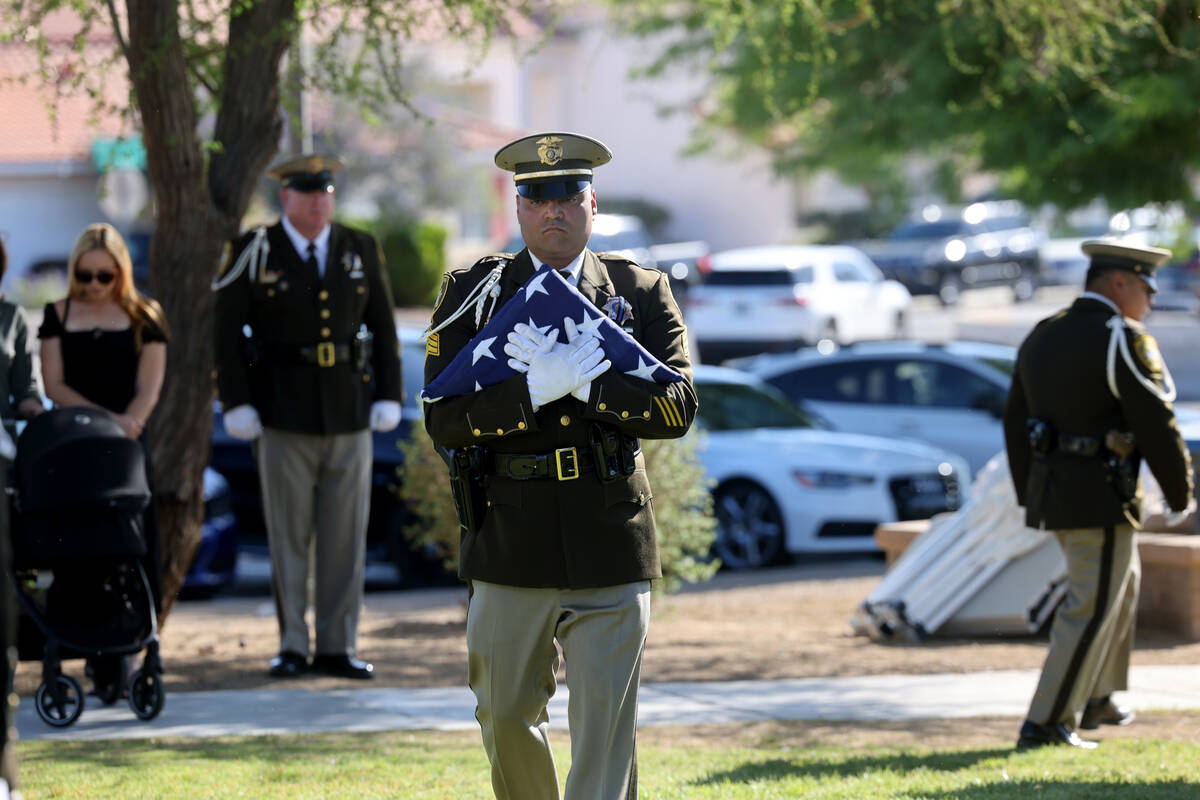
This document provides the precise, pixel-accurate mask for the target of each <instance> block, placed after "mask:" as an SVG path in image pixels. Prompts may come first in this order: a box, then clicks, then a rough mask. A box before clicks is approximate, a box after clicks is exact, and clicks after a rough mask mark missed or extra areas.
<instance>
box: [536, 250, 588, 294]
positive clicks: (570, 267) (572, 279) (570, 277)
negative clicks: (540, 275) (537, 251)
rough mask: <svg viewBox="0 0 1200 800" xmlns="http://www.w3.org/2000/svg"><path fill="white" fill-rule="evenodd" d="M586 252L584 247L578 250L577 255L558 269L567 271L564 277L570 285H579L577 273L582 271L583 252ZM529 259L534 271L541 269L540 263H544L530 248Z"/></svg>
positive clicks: (560, 271)
mask: <svg viewBox="0 0 1200 800" xmlns="http://www.w3.org/2000/svg"><path fill="white" fill-rule="evenodd" d="M586 252H587V248H586V247H585V248H584V249H583V250H580V251H579V255H577V256H575V258H574V259H572V260H571V263H570V264H567V265H566V266H565V267H563V268H561V269H560V270H559V273H562V272H564V271H565V272H566V273H567V275H566V276H564V277H566V278H567V283H569V284H571V285H572V286H578V285H579V273H580V272H582V271H583V254H584V253H586ZM529 259H530V260H531V261H532V262H533V271H534V272H537V271H538V270H539V269H541V268H542V264H544V263H545V262H544V261H542V260H541V259H540V258H538V257H537V256H535V255H534V254H533V251H532V250H530V251H529Z"/></svg>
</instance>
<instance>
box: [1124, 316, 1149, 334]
mask: <svg viewBox="0 0 1200 800" xmlns="http://www.w3.org/2000/svg"><path fill="white" fill-rule="evenodd" d="M1125 328H1126V330H1128V331H1129V333H1130V335H1131V336H1141V335H1143V334H1145V333H1146V326H1145V325H1144V324H1143V323H1141V322H1138V321H1137V320H1136V319H1130V318H1129V317H1125Z"/></svg>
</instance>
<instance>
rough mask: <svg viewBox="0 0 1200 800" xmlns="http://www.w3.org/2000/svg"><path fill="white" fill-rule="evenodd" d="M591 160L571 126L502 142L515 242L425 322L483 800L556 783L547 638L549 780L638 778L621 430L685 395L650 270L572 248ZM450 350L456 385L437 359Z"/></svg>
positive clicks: (633, 596) (629, 793)
mask: <svg viewBox="0 0 1200 800" xmlns="http://www.w3.org/2000/svg"><path fill="white" fill-rule="evenodd" d="M610 158H611V154H610V152H609V150H608V148H607V147H605V146H604V145H603V144H601V143H600V142H598V141H596V140H595V139H591V138H589V137H586V136H580V135H576V134H570V133H545V134H538V135H535V136H528V137H525V138H523V139H519V140H517V141H515V142H513V143H511V144H509V145H507V146H506V147H504V148H502V149H501V150H500V151H499V152H498V153H497V154H496V164H497V166H499V167H500V168H501V169H505V170H508V171H510V172H512V173H514V181H515V184H516V195H517V196H516V202H517V221H518V223H519V225H520V228H521V233H522V235H523V236H524V239H525V244H526V249H524V250H522V251H521V252H520V253H517V254H498V255H495V256H489V257H487V258H484V259H482V260H481V261H479V262H477V263H476V264H474V265H473V266H471V267H468V268H466V269H461V270H456V271H453V272H450V273H449V274H447V275H446V276H445V278H443V283H442V288H441V292H440V294H439V296H438V300H437V302H436V306H435V308H434V312H433V321H432V324H431V327H430V331H429V332H428V339H427V344H426V359H425V381H426V390H425V399H426V401H427V405H426V406H425V409H426V410H425V423H426V427H427V428H428V430H429V433H430V436H431V437H432V438H433V440H434V442H435V443H436V444H438V445H439V446H440V447H442V448H445V449H447V450H449V451H450V453H451V457H452V458H453V459H454V460H453V461H452V463H453V464H454V465H455V469H456V470H457V472H456V474H457V475H459V476H460V477H461V476H462V473H464V472H465V473H467V478H468V479H467V480H465V481H463V482H462V486H463V487H464V489H463V493H464V494H466V495H469V494H470V493H471V486H475V487H477V491H476V492H475V494H476V497H475V502H474V503H472V502H471V498H470V497H465V498H461V499H464V500H465V502H464V503H460V506H463V505H465V506H466V508H465V509H462V510H464V511H465V512H466V513H465V514H464V515H462V516H463V532H462V547H461V557H460V570H459V571H460V575H461V577H463V578H464V579H465V580H467V581H468V582H469V584H470V587H471V600H470V605H469V610H468V613H467V649H468V658H469V683H470V685H471V689H472V690H473V691H474V693H475V696H476V699H477V703H478V704H477V710H476V717H477V719H478V720H479V724H480V727H481V729H482V732H483V739H484V746H485V748H486V750H487V753H488V758H489V759H490V761H491V765H492V787H493V790H494V791H495V794H496V797H497V798H501V800H510V799H511V800H544V799H548V798H555V799H556V798H558V797H559V789H558V787H559V783H558V776H557V774H556V771H555V766H554V759H553V756H552V754H551V750H550V746H549V741H548V738H547V719H548V718H547V714H546V706H547V702H548V701H549V699H550V696H551V695H552V694H553V693H554V690H555V673H556V671H557V668H558V658H557V655H556V651H555V641H557V642H558V643H559V645H560V646H561V647H562V651H563V655H564V657H565V659H566V663H567V680H568V682H569V684H570V690H571V693H570V704H569V711H568V721H569V724H570V729H571V751H572V758H571V770H570V774H569V775H568V777H567V784H566V785H567V789H566V795H567V797H569V798H591V799H592V800H618V799H619V798H631V797H635V796H636V793H637V760H636V754H635V747H634V738H635V726H636V722H637V693H638V684H639V679H640V674H641V659H642V650H643V647H644V645H645V640H646V632H647V628H648V625H649V620H650V581H651V580H652V579H653V578H656V577H659V576H660V574H661V573H660V570H659V562H658V552H657V548H656V540H655V522H654V510H653V506H652V502H651V500H652V496H653V492H652V490H651V482H650V479H649V478H648V477H647V475H646V469H645V462H644V459H643V457H642V453H641V448H640V445H639V441H640V440H641V439H644V438H675V437H679V436H683V435H684V434H685V433H686V432H687V430H688V428H689V427H690V426H691V423H692V420H693V418H694V416H695V413H696V394H695V390H694V388H693V386H692V380H691V364H690V361H689V357H688V352H687V344H686V341H687V337H686V335H685V329H684V325H683V318H682V315H681V314H680V311H679V307H678V306H677V305H676V304H675V300H674V299H673V298H672V296H671V290H670V287H669V283H668V279H667V276H666V275H665V274H663V273H661V272H659V271H658V270H654V269H645V268H642V267H640V266H638V265H637V264H635V263H633V262H631V261H629V260H628V259H627V258H625V257H623V256H618V255H613V254H606V253H593V252H592V251H590V250H588V249H587V241H588V237H589V236H590V234H591V225H592V217H593V215H594V214H595V213H596V209H597V201H596V194H595V192H594V190H593V188H592V176H593V170H594V169H595V168H596V167H598V166H600V165H602V164H604V163H606V162H608V160H609V159H610ZM551 268H553V270H558V274H553V272H552V270H551ZM568 284H569V286H568ZM570 287H574V288H570ZM543 293H549V294H557V295H562V296H563V297H564V302H568V303H569V302H571V301H572V300H573V299H574V300H576V301H577V304H576V305H572V306H568V305H564V306H562V308H563V309H567V310H563V311H558V312H557V314H556V315H554V316H550V315H549V312H546V311H544V309H543V307H542V306H535V305H533V304H534V303H535V302H536V301H539V300H540V299H543ZM579 295H581V296H582V299H579V298H578V296H579ZM510 303H527V305H522V306H514V305H510ZM517 308H519V310H520V316H517V311H516V310H514V309H517ZM530 309H537V310H530ZM502 321H503V325H502V327H500V326H501V322H502ZM509 322H514V323H515V324H512V326H511V327H509ZM489 325H490V326H491V327H489ZM501 348H503V350H502V352H501ZM460 353H461V354H462V355H461V357H460V358H459V359H458V364H457V365H456V364H455V362H456V356H459V355H460ZM458 365H461V369H463V370H466V372H465V373H464V374H465V375H466V376H467V380H466V381H465V383H464V382H461V381H456V378H459V377H462V376H456V375H443V372H447V373H450V372H456V371H457V370H458V369H459V366H458ZM485 374H486V375H491V376H492V377H491V378H486V379H485V378H484V376H485ZM439 378H441V380H438V379H439ZM493 380H494V381H495V382H492V381H493ZM456 385H457V386H459V387H460V388H459V389H455V388H453V387H454V386H456ZM460 391H461V392H462V393H455V392H460ZM472 505H473V506H474V508H472Z"/></svg>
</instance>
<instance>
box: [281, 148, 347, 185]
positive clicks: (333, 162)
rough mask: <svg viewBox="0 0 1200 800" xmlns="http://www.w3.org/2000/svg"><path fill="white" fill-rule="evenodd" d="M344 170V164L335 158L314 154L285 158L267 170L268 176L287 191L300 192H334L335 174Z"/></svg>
mask: <svg viewBox="0 0 1200 800" xmlns="http://www.w3.org/2000/svg"><path fill="white" fill-rule="evenodd" d="M341 168H342V162H341V161H339V160H338V159H336V158H334V157H333V156H320V155H316V154H314V153H303V154H301V155H298V156H295V155H288V156H284V157H283V158H282V159H280V160H279V161H277V162H275V164H274V166H272V167H271V168H270V169H268V170H267V174H268V175H270V176H271V177H272V178H275V179H277V180H278V181H279V182H280V183H282V184H283V188H285V189H295V190H296V191H298V192H330V191H333V174H334V173H335V172H337V171H338V170H340V169H341Z"/></svg>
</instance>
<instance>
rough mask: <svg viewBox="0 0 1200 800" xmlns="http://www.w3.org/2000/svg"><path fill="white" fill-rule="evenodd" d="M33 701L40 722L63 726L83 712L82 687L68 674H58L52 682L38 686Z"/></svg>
mask: <svg viewBox="0 0 1200 800" xmlns="http://www.w3.org/2000/svg"><path fill="white" fill-rule="evenodd" d="M34 703H35V707H36V708H37V714H38V716H39V717H41V718H42V722H44V723H46V724H47V725H49V726H51V727H52V728H65V727H67V726H68V725H70V724H72V723H73V722H75V720H77V719H79V715H80V714H82V713H83V687H82V686H80V685H79V681H77V680H75V679H74V678H72V677H71V676H70V675H59V676H57V677H56V678H55V679H54V683H53V684H50V685H47V684H46V683H43V684H42V685H41V686H39V687H38V689H37V695H36V696H35V697H34Z"/></svg>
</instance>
